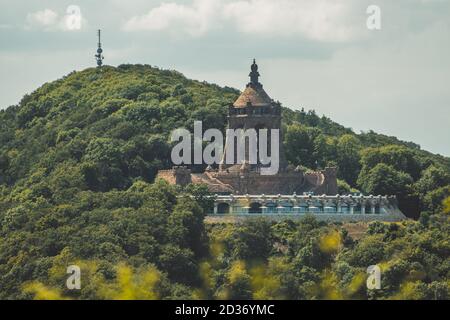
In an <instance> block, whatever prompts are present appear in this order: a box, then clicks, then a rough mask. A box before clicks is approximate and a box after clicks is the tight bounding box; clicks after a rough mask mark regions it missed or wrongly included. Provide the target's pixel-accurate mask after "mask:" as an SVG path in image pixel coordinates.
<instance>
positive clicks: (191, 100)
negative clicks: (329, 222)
mask: <svg viewBox="0 0 450 320" xmlns="http://www.w3.org/2000/svg"><path fill="white" fill-rule="evenodd" d="M238 94H239V91H238V90H236V89H233V88H228V87H225V88H222V87H219V86H217V85H214V84H209V83H207V82H199V81H194V80H189V79H187V78H186V77H184V76H183V75H182V74H181V73H179V72H176V71H169V70H161V69H158V68H155V67H151V66H148V65H120V66H119V67H117V68H115V67H110V66H105V67H103V68H101V69H98V68H90V69H86V70H83V71H80V72H72V73H70V74H68V75H67V76H65V77H63V78H61V79H59V80H57V81H54V82H50V83H46V84H44V85H43V86H42V87H40V88H38V89H37V90H35V91H34V92H32V93H31V94H29V95H25V96H24V97H23V99H22V100H21V101H20V103H19V104H18V105H16V106H11V107H9V108H7V109H6V110H2V111H0V188H2V189H0V190H3V191H2V193H3V194H17V193H23V192H24V191H26V194H27V196H28V197H30V198H31V199H36V197H39V196H43V197H44V198H48V199H53V200H55V199H60V200H63V199H67V197H69V198H70V197H71V196H73V194H74V193H76V192H79V191H82V190H92V191H102V192H106V191H110V190H113V189H117V190H125V189H127V188H128V187H130V186H131V185H132V183H133V182H134V181H136V180H143V181H146V182H152V181H153V179H154V177H155V174H156V172H157V170H159V169H164V168H169V167H170V163H169V159H170V157H169V155H170V144H169V142H168V136H169V133H170V132H171V131H172V130H173V129H175V128H179V127H185V128H188V129H190V130H192V126H193V122H194V120H202V121H203V123H204V129H208V128H218V129H221V130H224V129H225V126H226V115H227V107H228V105H229V104H230V103H231V102H233V101H234V100H235V99H236V97H237V96H238ZM283 129H284V132H285V135H284V144H285V150H286V154H287V157H288V160H289V162H290V163H291V164H292V165H295V166H297V165H301V166H303V167H305V168H306V169H313V170H315V169H318V168H323V167H325V166H326V165H336V166H338V167H339V178H340V179H341V180H340V186H341V190H342V192H349V191H351V190H353V191H356V190H360V191H362V192H365V193H367V194H395V195H397V196H398V197H399V199H400V202H401V208H402V209H403V210H404V211H405V210H406V212H405V213H406V214H407V215H409V216H411V217H418V214H419V212H420V211H423V210H431V211H433V210H435V209H437V208H436V203H440V200H442V199H443V198H444V196H445V194H446V192H447V191H448V184H449V172H450V159H449V158H446V157H442V156H439V155H434V154H431V153H429V152H426V151H423V150H421V149H420V147H419V146H418V145H416V144H414V143H412V142H404V141H400V140H398V139H397V138H395V137H388V136H385V135H380V134H376V133H374V132H372V131H370V132H367V133H360V134H356V133H354V132H353V131H352V130H351V129H349V128H345V127H344V126H341V125H339V124H337V123H335V122H333V121H332V120H331V119H329V118H327V117H325V116H318V115H317V114H316V112H315V111H314V110H309V111H304V110H303V109H302V110H295V111H294V110H292V109H289V108H283ZM193 169H194V170H202V169H204V168H203V167H200V166H197V167H194V168H193ZM61 181H64V183H63V184H62V185H61V183H62V182H61ZM446 186H447V189H445V190H444V189H442V188H445V187H446Z"/></svg>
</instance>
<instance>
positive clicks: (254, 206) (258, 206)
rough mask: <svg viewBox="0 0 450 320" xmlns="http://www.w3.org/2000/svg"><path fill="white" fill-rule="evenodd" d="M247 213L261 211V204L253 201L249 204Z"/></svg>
mask: <svg viewBox="0 0 450 320" xmlns="http://www.w3.org/2000/svg"><path fill="white" fill-rule="evenodd" d="M248 213H262V208H261V204H260V203H257V202H253V203H252V204H250V209H248Z"/></svg>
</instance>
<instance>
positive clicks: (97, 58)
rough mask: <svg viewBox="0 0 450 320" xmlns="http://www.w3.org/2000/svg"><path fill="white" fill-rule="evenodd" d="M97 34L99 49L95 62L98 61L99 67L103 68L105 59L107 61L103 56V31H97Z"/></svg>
mask: <svg viewBox="0 0 450 320" xmlns="http://www.w3.org/2000/svg"><path fill="white" fill-rule="evenodd" d="M97 34H98V48H97V54H96V55H95V60H97V67H101V66H102V64H103V59H105V57H104V56H103V55H102V53H103V49H102V42H101V30H100V29H99V30H98V31H97Z"/></svg>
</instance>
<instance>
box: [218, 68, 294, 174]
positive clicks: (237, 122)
mask: <svg viewBox="0 0 450 320" xmlns="http://www.w3.org/2000/svg"><path fill="white" fill-rule="evenodd" d="M250 69H251V72H250V74H249V77H250V82H249V83H248V84H247V86H246V88H245V90H244V91H243V92H242V93H241V95H240V96H239V98H238V99H237V100H236V101H235V102H234V103H233V104H232V105H230V106H229V108H228V128H229V129H234V130H236V129H243V130H248V129H255V130H256V133H257V134H258V138H259V130H260V129H268V142H269V145H268V150H269V151H270V130H271V129H278V130H279V134H280V135H279V140H280V141H279V146H280V147H279V148H280V149H279V157H280V159H279V164H280V166H279V171H284V170H285V169H286V167H287V162H286V157H285V154H284V149H283V145H282V141H283V137H282V132H281V104H280V103H279V102H275V101H274V100H273V99H271V98H270V97H269V95H268V94H267V93H266V91H264V89H263V85H262V84H261V83H260V82H259V77H260V74H259V72H258V65H257V64H256V61H255V59H253V64H252V65H251V67H250ZM258 141H259V139H258ZM247 148H248V145H246V150H245V160H246V161H248V150H247ZM229 152H234V159H237V150H236V143H235V144H234V150H227V149H225V150H224V158H223V160H222V163H221V165H220V170H228V171H230V170H231V171H233V170H238V169H240V168H241V166H242V165H243V164H242V163H236V164H235V165H227V164H225V158H226V155H227V153H229ZM244 165H246V164H244ZM261 166H262V164H260V163H259V158H258V163H257V164H256V165H250V166H249V167H250V168H251V169H252V170H254V169H257V168H258V167H261Z"/></svg>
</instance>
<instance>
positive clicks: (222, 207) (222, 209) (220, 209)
mask: <svg viewBox="0 0 450 320" xmlns="http://www.w3.org/2000/svg"><path fill="white" fill-rule="evenodd" d="M217 213H218V214H228V213H230V205H229V204H228V203H224V202H222V203H219V204H218V205H217Z"/></svg>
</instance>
